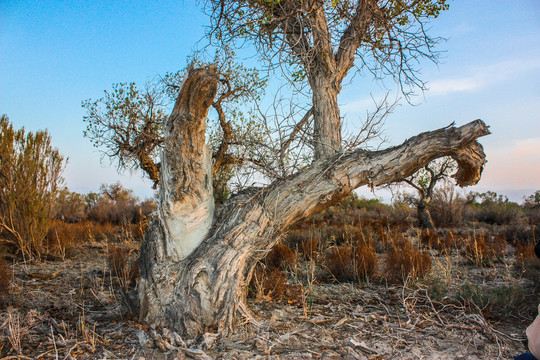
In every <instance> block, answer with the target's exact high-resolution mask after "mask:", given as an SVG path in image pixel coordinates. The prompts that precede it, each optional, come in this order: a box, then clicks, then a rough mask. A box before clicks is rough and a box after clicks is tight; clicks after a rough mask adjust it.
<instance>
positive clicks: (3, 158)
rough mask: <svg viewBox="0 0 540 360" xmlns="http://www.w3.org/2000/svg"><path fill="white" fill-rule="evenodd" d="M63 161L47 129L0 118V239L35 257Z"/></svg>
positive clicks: (28, 256)
mask: <svg viewBox="0 0 540 360" xmlns="http://www.w3.org/2000/svg"><path fill="white" fill-rule="evenodd" d="M64 166H65V162H64V158H63V157H62V155H60V152H59V151H58V149H56V148H54V147H53V146H52V145H51V137H50V135H49V134H48V133H47V131H37V132H35V133H33V132H28V133H26V131H25V129H24V128H22V129H19V130H15V129H13V125H12V124H10V122H9V119H8V117H7V116H6V115H2V117H1V119H0V242H4V243H7V244H8V245H11V246H14V247H15V248H16V249H17V251H19V252H20V253H21V254H22V255H23V256H24V257H25V258H26V259H35V258H37V259H39V258H40V256H41V255H42V253H43V251H44V240H45V237H46V235H47V231H48V230H49V226H50V222H51V217H52V210H53V204H54V200H55V198H56V194H57V191H58V189H59V187H60V185H61V183H62V177H61V175H62V171H63V169H64Z"/></svg>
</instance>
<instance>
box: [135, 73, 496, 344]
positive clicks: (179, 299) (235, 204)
mask: <svg viewBox="0 0 540 360" xmlns="http://www.w3.org/2000/svg"><path fill="white" fill-rule="evenodd" d="M214 78H215V76H214V75H213V72H212V71H211V70H208V69H206V70H198V71H192V72H190V73H189V76H188V77H187V79H186V80H185V83H184V85H183V88H182V89H181V91H180V96H179V99H178V101H177V104H176V106H175V110H174V111H173V115H172V116H171V119H170V121H169V123H168V124H167V129H168V131H167V133H166V136H167V139H166V145H165V146H166V150H165V152H164V155H163V159H162V164H163V165H162V167H161V181H162V183H160V187H161V188H166V189H161V192H160V196H162V199H161V200H160V203H159V214H160V216H158V217H156V218H155V219H153V221H152V223H151V224H150V228H149V230H148V232H147V234H146V237H145V241H144V243H143V246H142V248H141V258H140V262H139V265H140V274H141V279H140V282H139V300H140V314H139V316H140V320H141V321H144V322H147V323H152V324H157V325H162V326H166V327H169V328H172V329H174V330H176V331H179V332H181V333H183V334H184V335H185V336H195V335H197V334H199V333H200V332H202V331H204V330H205V329H214V330H217V331H219V332H222V333H228V332H230V331H232V330H233V326H234V325H235V321H236V319H237V317H238V315H239V314H244V315H246V316H248V315H249V311H248V310H247V309H246V307H245V298H246V285H247V284H248V281H249V279H250V277H251V273H252V271H253V268H254V266H255V264H256V262H257V261H258V260H259V259H261V258H262V257H264V255H265V254H266V252H267V251H269V250H270V249H271V247H272V246H273V245H274V244H275V243H276V242H277V240H278V238H279V236H280V234H281V232H282V230H283V229H284V228H286V227H287V226H288V225H290V224H292V223H293V222H295V221H297V220H299V219H302V218H306V217H309V216H311V215H313V214H315V213H317V212H319V211H321V210H323V209H324V208H326V207H328V206H330V205H332V204H334V203H336V202H338V201H339V200H341V199H343V198H344V197H345V196H347V195H348V194H349V193H350V192H351V191H352V190H354V189H355V188H357V187H359V186H362V185H369V186H376V185H382V184H385V183H388V182H392V181H395V180H397V179H402V178H404V177H407V176H409V175H411V174H412V173H414V172H415V171H417V170H418V169H419V168H421V167H423V166H425V165H426V164H427V163H429V162H430V161H431V160H433V159H435V158H438V157H441V156H447V155H450V156H453V157H454V158H455V159H456V161H457V162H458V164H459V171H458V173H457V174H456V175H455V177H456V181H457V183H458V184H459V185H462V186H463V185H469V184H473V183H476V182H477V181H478V180H479V179H480V175H481V172H482V169H483V164H484V162H485V155H484V152H483V149H482V146H481V145H480V144H479V143H477V142H476V139H477V138H478V137H480V136H484V135H487V134H489V130H488V128H487V126H486V125H485V124H484V123H483V122H482V121H481V120H476V121H473V122H471V123H469V124H467V125H464V126H462V127H460V128H454V127H450V128H445V129H440V130H436V131H433V132H427V133H423V134H420V135H418V136H415V137H413V138H411V139H409V140H407V141H406V142H405V143H403V144H402V145H400V146H396V147H392V148H389V149H386V150H383V151H377V152H370V151H363V150H356V151H353V152H347V153H343V152H339V153H337V154H336V155H334V156H331V157H327V158H322V159H320V160H316V161H315V162H314V163H313V164H312V165H311V166H310V167H309V168H307V169H306V170H304V171H302V172H300V173H298V174H295V175H293V176H291V177H290V178H288V179H285V180H280V181H276V182H274V183H273V184H271V185H269V186H268V187H266V188H253V189H250V190H246V191H244V192H242V193H240V194H237V195H236V196H233V197H232V198H231V199H229V200H228V201H227V202H225V204H224V205H223V206H222V207H221V208H220V211H219V213H218V214H217V215H216V217H215V220H214V222H213V223H212V222H211V221H210V219H211V215H210V212H211V211H210V210H209V209H210V205H209V202H208V196H210V197H211V189H212V186H211V182H210V179H209V178H207V176H208V171H209V170H207V169H206V167H207V163H206V155H205V151H204V149H205V146H204V136H203V135H202V133H200V132H201V131H202V130H203V129H204V125H203V124H204V117H206V110H204V107H205V106H210V103H211V100H212V99H211V97H212V96H213V93H215V91H214V90H213V86H214V84H215V79H214ZM205 96H207V97H208V98H205ZM182 109H183V110H182ZM186 109H188V110H186ZM186 113H189V116H187V115H181V114H186ZM187 124H193V125H187ZM197 124H198V125H197ZM205 204H206V205H205ZM200 209H202V210H200ZM199 210H200V213H201V214H202V215H200V216H199V215H198V212H199ZM200 219H203V220H200ZM210 223H211V224H212V225H211V226H208V224H210ZM177 225H178V226H177ZM191 225H193V227H191ZM176 229H181V231H176ZM182 229H183V230H182ZM207 231H208V233H207ZM185 234H187V235H185Z"/></svg>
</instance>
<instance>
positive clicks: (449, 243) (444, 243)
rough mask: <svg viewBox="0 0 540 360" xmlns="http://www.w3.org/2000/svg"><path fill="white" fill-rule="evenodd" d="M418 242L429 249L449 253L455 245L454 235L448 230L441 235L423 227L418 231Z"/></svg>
mask: <svg viewBox="0 0 540 360" xmlns="http://www.w3.org/2000/svg"><path fill="white" fill-rule="evenodd" d="M420 242H421V243H422V244H424V245H425V246H427V247H428V248H430V249H435V250H438V251H439V252H440V253H443V254H444V253H449V252H450V251H451V250H452V248H455V247H456V237H455V236H454V234H453V233H452V232H451V231H449V232H447V233H446V235H445V236H444V237H441V236H440V235H439V234H438V233H437V232H436V231H433V230H430V229H424V230H422V232H421V233H420Z"/></svg>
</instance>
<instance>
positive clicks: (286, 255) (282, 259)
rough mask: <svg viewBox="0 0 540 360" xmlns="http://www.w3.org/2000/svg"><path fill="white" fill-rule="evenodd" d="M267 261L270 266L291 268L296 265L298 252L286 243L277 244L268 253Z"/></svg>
mask: <svg viewBox="0 0 540 360" xmlns="http://www.w3.org/2000/svg"><path fill="white" fill-rule="evenodd" d="M265 263H266V265H267V266H269V267H275V268H280V269H290V268H292V267H294V266H295V265H296V253H295V252H294V251H292V250H291V248H290V247H288V246H287V245H285V244H279V243H278V244H276V245H274V247H273V248H272V250H270V252H269V253H268V254H267V255H266V258H265Z"/></svg>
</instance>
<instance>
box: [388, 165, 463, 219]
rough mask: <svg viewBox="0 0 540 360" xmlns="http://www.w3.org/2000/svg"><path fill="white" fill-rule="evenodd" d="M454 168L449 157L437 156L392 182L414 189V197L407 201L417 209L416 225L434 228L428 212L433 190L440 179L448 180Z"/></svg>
mask: <svg viewBox="0 0 540 360" xmlns="http://www.w3.org/2000/svg"><path fill="white" fill-rule="evenodd" d="M455 170H456V164H455V162H454V160H453V159H452V158H450V157H444V158H439V159H436V160H434V161H431V162H430V163H429V164H427V165H426V166H424V167H423V168H421V169H420V170H418V171H417V172H415V173H414V174H413V175H411V176H409V177H407V178H405V179H401V180H399V181H397V182H395V183H394V184H407V185H409V186H410V187H412V188H413V189H414V190H416V195H417V196H416V197H410V198H409V199H408V201H409V202H410V203H412V204H413V205H414V206H415V207H416V210H417V214H418V215H417V217H418V226H419V227H420V228H422V229H430V230H433V229H435V225H434V224H433V220H432V218H431V214H430V213H429V209H428V206H429V203H430V202H431V199H432V198H433V191H434V190H435V186H436V185H437V183H440V181H441V180H449V178H450V175H451V174H453V173H454V172H455Z"/></svg>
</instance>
